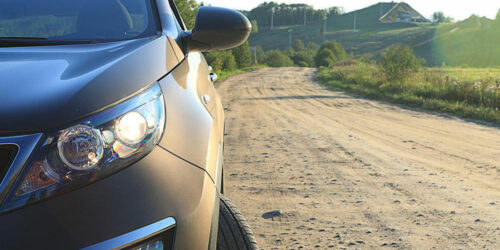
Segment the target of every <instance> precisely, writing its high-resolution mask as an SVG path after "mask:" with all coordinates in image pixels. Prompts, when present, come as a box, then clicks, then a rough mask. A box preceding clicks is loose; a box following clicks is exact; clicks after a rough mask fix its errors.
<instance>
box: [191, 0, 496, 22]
mask: <svg viewBox="0 0 500 250" xmlns="http://www.w3.org/2000/svg"><path fill="white" fill-rule="evenodd" d="M197 1H198V2H203V3H205V4H210V5H213V6H220V7H227V8H232V9H238V10H251V9H253V8H255V7H257V5H259V4H260V3H262V2H266V1H264V0H202V1H201V0H197ZM269 1H271V0H267V2H269ZM273 1H274V2H277V3H305V4H308V5H312V6H314V8H316V9H323V8H328V7H333V6H340V7H344V9H345V10H346V12H349V11H353V10H357V9H362V8H364V7H368V6H370V5H373V4H376V3H378V2H380V0H378V1H377V0H375V1H371V0H273ZM389 1H390V0H389ZM389 1H388V2H389ZM404 2H406V3H408V4H410V5H411V6H412V7H413V8H414V9H416V10H417V11H418V12H420V13H421V14H422V15H424V16H426V17H428V18H430V17H431V16H432V13H434V12H436V11H443V12H444V13H445V15H447V16H451V17H453V18H455V19H457V20H463V19H466V18H467V17H469V16H471V15H472V14H476V15H479V16H486V17H488V18H491V19H494V18H495V16H496V14H497V12H498V10H499V9H500V0H475V1H466V0H406V1H404Z"/></svg>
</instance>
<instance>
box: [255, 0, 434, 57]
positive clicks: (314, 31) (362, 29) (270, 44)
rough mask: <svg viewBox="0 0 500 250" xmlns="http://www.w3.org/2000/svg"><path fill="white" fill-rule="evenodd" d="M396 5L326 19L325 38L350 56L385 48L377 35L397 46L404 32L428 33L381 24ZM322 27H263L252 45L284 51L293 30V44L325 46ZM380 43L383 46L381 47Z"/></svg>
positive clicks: (318, 24) (416, 27)
mask: <svg viewBox="0 0 500 250" xmlns="http://www.w3.org/2000/svg"><path fill="white" fill-rule="evenodd" d="M396 4H397V3H394V2H386V3H378V4H375V5H372V6H370V7H367V8H364V9H360V10H357V11H355V12H349V13H346V14H343V15H340V16H332V17H330V18H328V19H326V34H325V38H326V40H337V41H340V42H341V43H344V42H345V43H349V44H348V46H344V47H346V48H347V50H348V52H353V53H364V52H369V51H371V50H378V49H381V48H384V47H385V46H384V44H385V42H384V41H380V37H378V36H377V33H380V32H384V31H391V32H388V33H386V34H385V35H384V36H383V37H384V38H385V36H388V37H389V40H390V41H395V42H400V41H401V40H404V38H403V39H402V38H398V37H397V36H398V35H397V34H396V33H398V31H401V32H403V34H404V35H408V34H409V32H410V31H411V30H413V31H415V32H417V34H418V35H422V34H421V33H422V32H423V31H425V28H422V26H421V25H418V24H414V23H396V22H381V21H380V20H379V19H380V17H382V16H383V15H384V14H385V13H387V12H388V11H389V10H391V9H392V8H393V7H394V6H395V5H396ZM354 20H356V25H354V22H355V21H354ZM323 27H324V21H322V20H321V21H316V22H312V23H309V24H307V25H306V26H288V27H278V28H277V29H275V30H273V31H272V30H269V29H263V28H262V27H260V30H261V31H260V32H259V33H257V34H253V35H252V36H251V37H250V43H251V44H252V45H260V46H262V48H263V49H264V50H268V49H285V48H287V47H288V29H292V30H293V31H292V40H295V39H301V40H302V41H304V42H305V43H307V42H315V43H318V44H320V43H322V42H323V35H322V32H321V31H322V29H323ZM354 28H356V29H354ZM411 28H413V29H411ZM410 33H412V32H410ZM372 35H375V37H370V36H372ZM356 40H358V41H359V42H354V43H352V41H356ZM364 42H368V43H369V44H371V45H373V48H374V49H368V50H365V49H363V48H362V47H364V46H363V45H364V44H363V43H364ZM380 42H381V43H383V44H379V43H380Z"/></svg>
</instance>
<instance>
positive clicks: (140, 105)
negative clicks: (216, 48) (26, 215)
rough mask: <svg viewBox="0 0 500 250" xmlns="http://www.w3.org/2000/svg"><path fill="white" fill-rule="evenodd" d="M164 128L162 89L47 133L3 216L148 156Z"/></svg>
mask: <svg viewBox="0 0 500 250" xmlns="http://www.w3.org/2000/svg"><path fill="white" fill-rule="evenodd" d="M164 126H165V107H164V100H163V96H162V94H161V90H160V87H159V86H158V85H157V84H156V85H154V86H153V87H151V88H149V89H148V90H146V91H144V92H142V93H140V94H139V95H137V96H134V97H132V98H130V99H128V100H126V101H124V102H122V103H120V104H118V105H116V106H114V107H111V108H109V109H106V110H104V111H102V112H100V113H97V114H95V115H93V116H91V117H89V118H87V119H84V120H82V121H80V122H77V123H75V124H73V125H71V126H69V127H67V128H65V129H62V130H60V131H55V132H52V133H48V134H47V135H46V137H44V138H45V141H44V142H43V144H42V145H41V147H39V149H38V150H37V151H36V152H35V153H34V156H33V158H32V159H31V160H30V162H29V163H28V164H27V165H25V167H24V169H23V171H22V173H21V175H20V178H19V179H18V180H17V182H16V184H15V185H14V186H13V189H12V190H11V191H10V194H9V195H8V196H7V198H6V200H5V203H4V205H3V207H2V208H1V211H2V212H5V211H7V210H10V209H13V208H17V207H21V206H24V205H26V204H28V203H31V202H35V201H38V200H41V199H45V198H48V197H50V196H53V195H55V194H58V193H61V192H64V191H69V190H72V189H75V188H77V187H80V186H82V185H86V184H89V183H92V182H94V181H96V180H99V179H101V178H103V177H105V176H108V175H110V174H112V173H114V172H116V171H118V170H120V169H123V168H124V167H126V166H128V165H130V164H131V163H133V162H135V161H137V160H138V159H140V158H141V157H144V156H145V155H146V154H148V153H149V152H151V150H152V149H153V148H154V146H155V145H156V144H157V143H158V142H159V140H160V137H161V135H162V133H163V128H164Z"/></svg>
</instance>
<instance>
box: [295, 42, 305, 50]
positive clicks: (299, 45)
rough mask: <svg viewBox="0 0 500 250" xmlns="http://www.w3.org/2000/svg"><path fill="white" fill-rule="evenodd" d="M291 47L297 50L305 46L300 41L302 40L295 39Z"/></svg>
mask: <svg viewBox="0 0 500 250" xmlns="http://www.w3.org/2000/svg"><path fill="white" fill-rule="evenodd" d="M293 48H294V49H295V51H297V52H299V51H303V50H304V49H305V46H304V43H303V42H302V40H300V39H297V40H295V42H294V43H293Z"/></svg>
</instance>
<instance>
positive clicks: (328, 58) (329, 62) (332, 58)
mask: <svg viewBox="0 0 500 250" xmlns="http://www.w3.org/2000/svg"><path fill="white" fill-rule="evenodd" d="M345 58H346V52H345V50H344V48H343V47H342V45H340V44H339V43H337V42H335V41H332V42H325V43H324V44H323V45H321V47H320V49H319V50H318V52H317V53H316V56H315V58H314V61H315V63H316V66H317V67H321V66H326V67H329V66H333V65H334V64H335V63H336V62H338V61H340V60H343V59H345Z"/></svg>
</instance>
